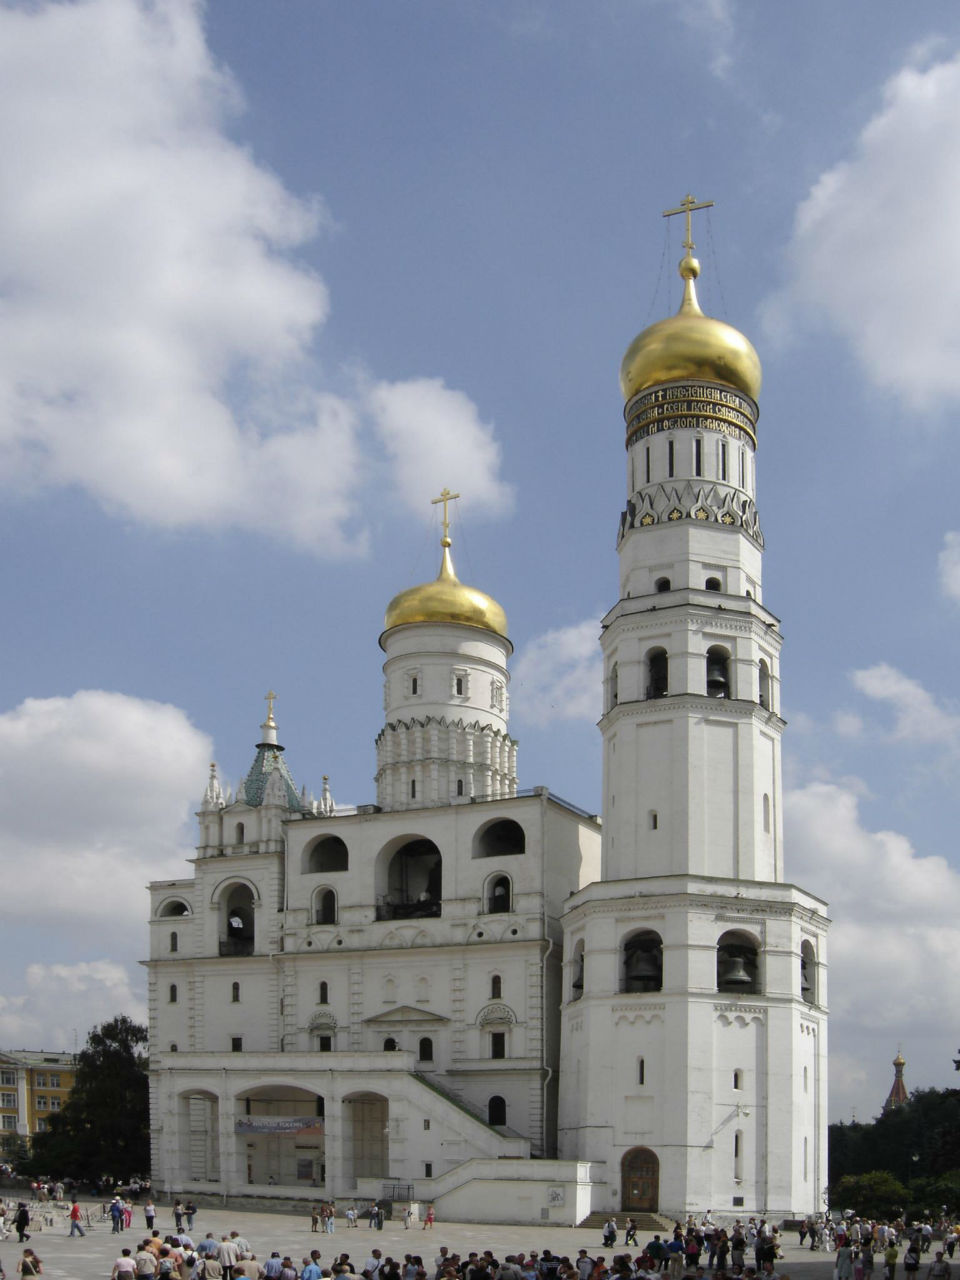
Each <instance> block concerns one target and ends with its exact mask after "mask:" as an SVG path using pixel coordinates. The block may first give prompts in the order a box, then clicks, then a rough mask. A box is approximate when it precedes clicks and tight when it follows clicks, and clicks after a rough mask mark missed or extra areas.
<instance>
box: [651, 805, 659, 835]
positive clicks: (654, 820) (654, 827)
mask: <svg viewBox="0 0 960 1280" xmlns="http://www.w3.org/2000/svg"><path fill="white" fill-rule="evenodd" d="M659 829H660V815H659V813H657V811H656V809H651V810H650V830H651V831H658V830H659Z"/></svg>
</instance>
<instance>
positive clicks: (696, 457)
mask: <svg viewBox="0 0 960 1280" xmlns="http://www.w3.org/2000/svg"><path fill="white" fill-rule="evenodd" d="M693 471H694V475H698V476H702V475H703V441H702V440H701V439H700V438H699V437H698V438H697V439H696V440H694V442H693Z"/></svg>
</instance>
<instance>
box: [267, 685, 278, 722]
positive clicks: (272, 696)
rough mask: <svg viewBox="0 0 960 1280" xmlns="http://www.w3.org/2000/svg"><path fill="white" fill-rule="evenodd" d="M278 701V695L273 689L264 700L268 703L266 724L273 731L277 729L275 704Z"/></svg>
mask: <svg viewBox="0 0 960 1280" xmlns="http://www.w3.org/2000/svg"><path fill="white" fill-rule="evenodd" d="M276 700H277V695H276V694H275V693H274V692H273V690H272V689H271V690H270V692H269V693H268V694H267V695H266V697H265V698H264V702H266V704H267V720H266V723H267V724H268V725H269V726H270V727H271V729H275V728H276V727H277V725H276V721H275V720H274V718H273V704H274V703H275V702H276Z"/></svg>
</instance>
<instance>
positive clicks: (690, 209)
mask: <svg viewBox="0 0 960 1280" xmlns="http://www.w3.org/2000/svg"><path fill="white" fill-rule="evenodd" d="M712 208H713V201H712V200H701V201H700V203H699V204H698V203H697V198H696V196H691V195H685V196H684V197H683V199H682V200H681V201H680V207H679V209H664V211H663V216H664V217H665V218H672V217H673V216H674V215H675V214H677V213H685V214H686V215H687V234H686V236H685V237H684V241H683V247H684V248H685V249H686V250H687V252H688V253H693V251H694V249H695V248H696V245H695V244H694V243H693V236H692V235H691V230H692V228H691V225H690V215H691V214H692V213H694V212H695V211H696V210H697V209H712Z"/></svg>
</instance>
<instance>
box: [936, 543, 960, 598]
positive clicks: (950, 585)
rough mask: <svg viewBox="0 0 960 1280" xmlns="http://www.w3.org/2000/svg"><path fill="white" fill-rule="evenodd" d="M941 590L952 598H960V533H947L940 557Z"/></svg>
mask: <svg viewBox="0 0 960 1280" xmlns="http://www.w3.org/2000/svg"><path fill="white" fill-rule="evenodd" d="M938 567H939V569H940V590H941V591H942V592H943V594H944V595H945V596H946V597H947V598H948V599H950V600H960V533H945V534H944V535H943V549H942V550H941V552H940V555H939V557H938Z"/></svg>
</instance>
